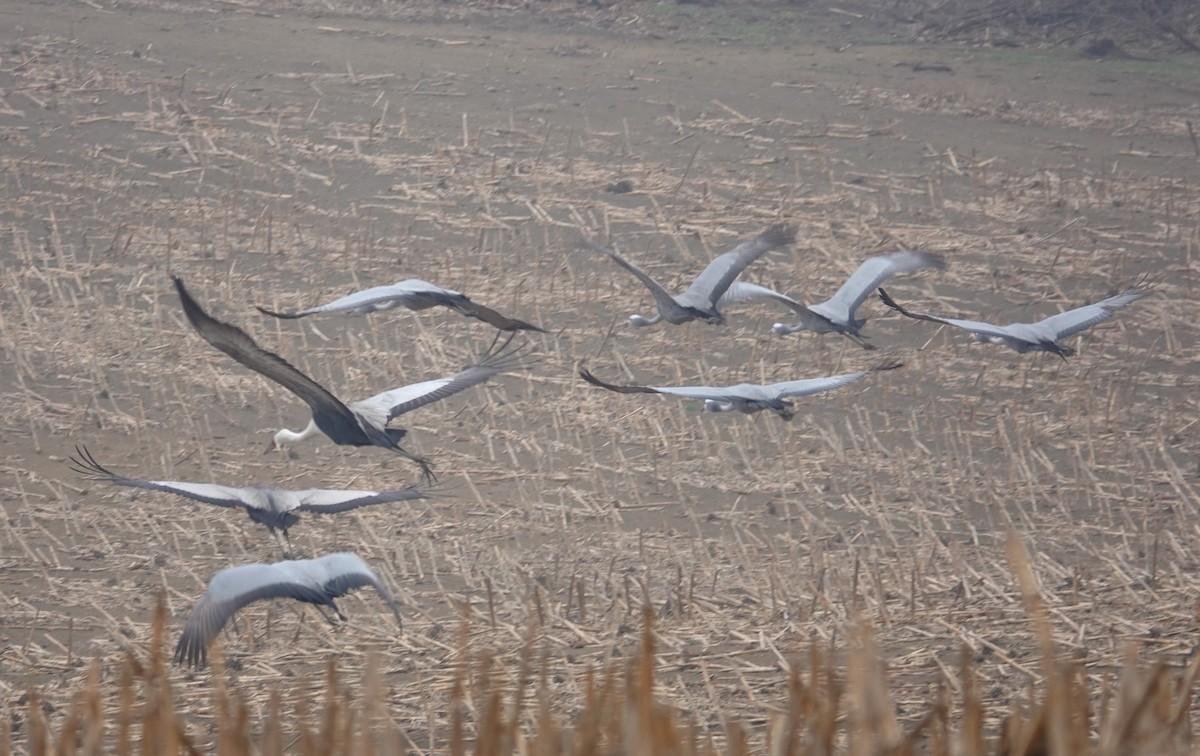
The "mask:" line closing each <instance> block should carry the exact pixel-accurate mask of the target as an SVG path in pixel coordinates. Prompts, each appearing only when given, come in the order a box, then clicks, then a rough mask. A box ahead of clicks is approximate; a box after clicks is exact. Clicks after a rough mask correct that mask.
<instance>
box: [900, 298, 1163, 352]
mask: <svg viewBox="0 0 1200 756" xmlns="http://www.w3.org/2000/svg"><path fill="white" fill-rule="evenodd" d="M1153 291H1154V287H1153V286H1151V285H1149V284H1147V283H1146V279H1145V278H1144V277H1143V278H1142V279H1140V280H1139V281H1137V282H1136V283H1135V284H1134V285H1133V286H1131V287H1130V288H1128V289H1126V290H1125V291H1122V292H1121V293H1119V294H1115V295H1113V296H1111V297H1109V298H1108V299H1102V300H1100V301H1099V302H1094V303H1092V304H1089V305H1084V306H1083V307H1076V308H1075V309H1074V310H1067V311H1066V312H1060V313H1059V314H1057V315H1051V316H1050V317H1048V318H1046V319H1044V320H1039V321H1038V322H1036V323H1010V324H1009V325H1003V326H998V325H991V324H990V323H981V322H979V321H977V320H957V319H955V318H943V317H941V316H938V315H929V314H927V313H923V312H913V311H911V310H906V309H905V308H903V307H901V306H900V305H898V304H896V302H895V300H893V299H892V298H891V296H889V295H888V293H887V292H886V291H884V290H883V289H882V288H881V289H879V299H880V300H881V301H882V302H883V303H884V304H885V305H887V306H888V307H890V308H892V309H893V310H895V311H896V312H898V313H900V314H901V315H903V316H905V317H908V318H913V319H914V320H928V321H930V322H931V323H941V324H942V325H948V326H954V327H955V328H961V329H963V330H964V331H970V332H971V338H972V339H974V340H975V341H977V342H980V343H985V344H1003V345H1004V346H1006V347H1008V348H1009V349H1012V350H1015V351H1017V352H1020V353H1022V354H1023V353H1025V352H1050V353H1051V354H1057V355H1058V356H1059V357H1061V358H1062V359H1063V360H1064V361H1065V360H1066V359H1067V358H1068V357H1071V356H1073V355H1074V354H1075V350H1074V349H1073V348H1071V347H1069V346H1066V345H1064V344H1060V343H1059V340H1060V339H1065V338H1067V337H1068V336H1074V335H1075V334H1077V333H1080V332H1081V331H1086V330H1087V329H1089V328H1091V327H1092V326H1094V325H1096V324H1098V323H1103V322H1104V321H1106V320H1108V319H1109V318H1111V317H1113V315H1115V314H1116V310H1120V309H1122V308H1125V307H1128V306H1129V305H1131V304H1133V303H1134V302H1136V301H1138V300H1139V299H1141V298H1142V297H1144V296H1146V295H1147V294H1150V293H1152V292H1153Z"/></svg>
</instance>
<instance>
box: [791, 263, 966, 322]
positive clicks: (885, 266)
mask: <svg viewBox="0 0 1200 756" xmlns="http://www.w3.org/2000/svg"><path fill="white" fill-rule="evenodd" d="M945 267H946V259H945V258H944V257H942V256H941V255H937V254H934V253H932V252H921V251H917V250H909V249H903V250H900V251H899V252H893V253H891V254H890V255H880V256H878V257H871V258H868V259H866V260H864V261H863V263H862V264H861V265H859V266H858V269H857V270H855V271H854V273H853V274H852V275H851V276H850V278H848V279H846V282H845V283H844V284H842V286H841V288H840V289H838V290H837V292H836V293H835V294H834V295H833V296H832V297H830V298H829V299H827V300H825V301H824V302H822V303H820V304H817V305H813V307H812V309H813V311H814V312H817V313H820V314H822V315H825V316H826V317H829V318H831V319H832V320H835V321H837V322H849V321H851V320H853V319H854V311H855V310H857V309H858V308H859V306H860V305H862V303H863V301H864V300H866V298H867V297H868V296H870V294H871V292H872V291H874V290H875V289H876V288H877V287H878V286H879V284H881V283H883V282H884V281H886V280H887V279H889V278H891V277H892V276H894V275H896V274H898V273H907V272H909V271H913V270H921V269H922V268H934V269H937V270H944V269H945Z"/></svg>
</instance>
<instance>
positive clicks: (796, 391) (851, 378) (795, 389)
mask: <svg viewBox="0 0 1200 756" xmlns="http://www.w3.org/2000/svg"><path fill="white" fill-rule="evenodd" d="M870 374H871V371H870V370H861V371H859V372H857V373H845V374H843V375H831V376H827V377H825V378H805V379H803V380H798V381H781V382H779V383H772V384H769V385H767V386H765V387H764V388H765V389H766V390H767V393H770V394H773V395H774V397H775V398H776V399H786V398H787V397H789V396H811V395H812V394H819V393H821V392H822V391H829V390H830V389H835V388H841V387H842V386H846V385H849V384H851V383H854V382H855V381H857V380H859V379H861V378H865V377H866V376H868V375H870Z"/></svg>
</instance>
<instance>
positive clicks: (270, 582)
mask: <svg viewBox="0 0 1200 756" xmlns="http://www.w3.org/2000/svg"><path fill="white" fill-rule="evenodd" d="M364 586H371V587H372V588H374V589H375V592H376V593H378V594H379V597H380V598H382V599H383V600H384V601H385V602H387V605H388V607H389V608H390V609H391V610H392V614H394V615H395V616H396V622H397V623H401V619H400V610H399V608H398V607H397V606H396V599H395V598H393V597H392V592H391V591H389V590H388V588H387V586H386V585H384V584H383V581H381V580H380V579H379V577H378V576H377V575H376V574H375V573H374V572H372V571H371V568H370V567H368V566H367V563H366V562H364V561H363V560H362V558H361V557H359V556H358V555H357V554H352V553H350V552H340V553H337V554H327V555H325V556H323V557H318V558H317V559H296V560H288V561H283V562H275V563H274V564H243V565H238V566H236V567H228V568H226V569H223V570H221V571H220V572H218V573H217V574H216V575H213V577H212V579H211V580H209V581H208V590H206V591H205V592H204V595H203V596H202V597H201V598H200V600H199V601H198V602H196V606H195V607H194V608H193V609H192V613H191V615H189V616H188V619H187V624H185V625H184V628H183V635H181V636H180V638H179V643H178V644H177V645H176V646H175V663H176V664H188V665H189V666H192V667H202V666H204V664H205V662H206V661H207V659H208V647H209V645H210V644H211V643H212V640H213V638H215V637H217V634H218V633H220V632H221V628H223V627H225V624H226V623H227V622H229V620H230V618H232V617H233V615H234V614H237V612H238V610H240V609H241V608H242V607H244V606H247V605H248V604H252V603H254V602H255V601H261V600H263V599H273V598H290V599H295V600H296V601H301V602H304V603H306V604H312V605H314V606H315V607H317V611H319V612H321V616H323V617H325V619H326V620H328V621H329V623H330V624H333V619H331V618H330V616H329V615H328V614H326V613H325V612H324V611H323V607H329V608H330V609H331V610H332V611H333V613H334V614H335V615H336V616H337V618H338V619H339V620H342V621H345V620H346V615H344V614H342V612H341V610H340V609H338V607H337V604H335V603H334V599H337V598H341V597H342V596H345V595H346V594H347V593H349V592H350V591H351V590H353V589H355V588H362V587H364Z"/></svg>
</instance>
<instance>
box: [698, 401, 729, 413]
mask: <svg viewBox="0 0 1200 756" xmlns="http://www.w3.org/2000/svg"><path fill="white" fill-rule="evenodd" d="M704 409H706V410H707V411H709V412H733V402H723V401H721V400H719V399H705V400H704Z"/></svg>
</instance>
